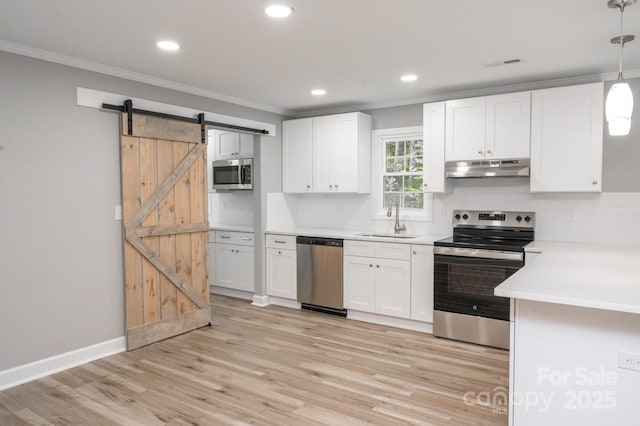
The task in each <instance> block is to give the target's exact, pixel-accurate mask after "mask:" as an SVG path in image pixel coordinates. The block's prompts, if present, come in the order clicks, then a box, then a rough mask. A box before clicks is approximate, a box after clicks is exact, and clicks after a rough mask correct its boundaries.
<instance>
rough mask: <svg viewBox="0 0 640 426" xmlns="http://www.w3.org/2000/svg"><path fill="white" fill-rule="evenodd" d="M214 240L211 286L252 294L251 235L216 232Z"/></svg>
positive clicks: (252, 252)
mask: <svg viewBox="0 0 640 426" xmlns="http://www.w3.org/2000/svg"><path fill="white" fill-rule="evenodd" d="M215 240H216V243H215V244H214V259H215V260H214V262H213V277H214V279H213V283H212V284H213V285H214V286H218V287H225V288H230V289H233V290H242V291H248V292H254V291H255V274H254V249H253V234H250V233H243V232H231V231H216V235H215ZM221 241H224V242H221ZM227 241H228V242H227ZM234 243H235V244H234Z"/></svg>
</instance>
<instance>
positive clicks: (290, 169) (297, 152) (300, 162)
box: [282, 118, 313, 192]
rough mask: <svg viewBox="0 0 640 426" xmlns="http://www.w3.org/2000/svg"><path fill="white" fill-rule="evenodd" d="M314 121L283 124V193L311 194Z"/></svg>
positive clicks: (286, 122)
mask: <svg viewBox="0 0 640 426" xmlns="http://www.w3.org/2000/svg"><path fill="white" fill-rule="evenodd" d="M312 120H313V119H311V118H302V119H300V120H289V121H283V122H282V192H311V190H312V167H313V165H312V158H313V142H312V141H313V121H312Z"/></svg>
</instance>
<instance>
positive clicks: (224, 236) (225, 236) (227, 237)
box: [220, 235, 231, 240]
mask: <svg viewBox="0 0 640 426" xmlns="http://www.w3.org/2000/svg"><path fill="white" fill-rule="evenodd" d="M220 238H224V239H225V240H228V239H229V238H231V237H230V236H228V235H220Z"/></svg>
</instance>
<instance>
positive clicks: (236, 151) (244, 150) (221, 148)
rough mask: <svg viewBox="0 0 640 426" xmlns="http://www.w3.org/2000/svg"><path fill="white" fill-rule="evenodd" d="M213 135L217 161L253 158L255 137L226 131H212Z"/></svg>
mask: <svg viewBox="0 0 640 426" xmlns="http://www.w3.org/2000/svg"><path fill="white" fill-rule="evenodd" d="M209 134H210V135H213V141H211V140H210V141H209V143H211V142H213V145H214V152H215V160H228V159H233V158H247V157H253V135H250V134H246V133H237V132H230V131H226V130H210V131H209Z"/></svg>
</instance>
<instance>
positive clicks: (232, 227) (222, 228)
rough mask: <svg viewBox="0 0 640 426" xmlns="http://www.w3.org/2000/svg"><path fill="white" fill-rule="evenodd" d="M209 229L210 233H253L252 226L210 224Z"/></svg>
mask: <svg viewBox="0 0 640 426" xmlns="http://www.w3.org/2000/svg"><path fill="white" fill-rule="evenodd" d="M209 229H210V230H212V231H238V232H253V226H248V225H231V224H228V223H210V224H209Z"/></svg>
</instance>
